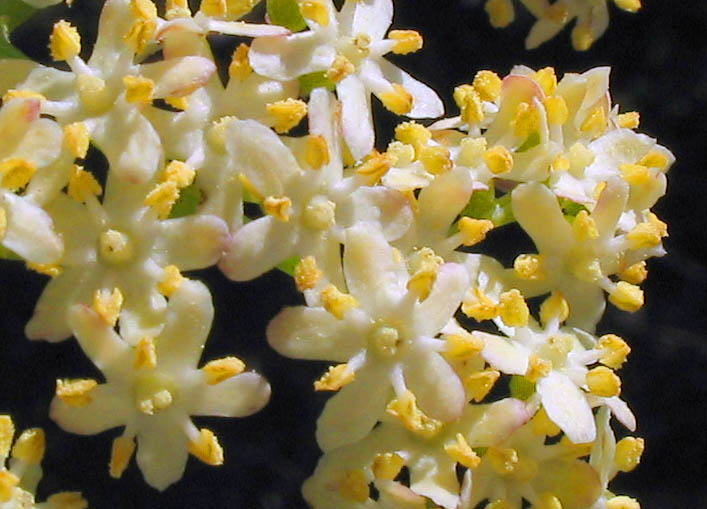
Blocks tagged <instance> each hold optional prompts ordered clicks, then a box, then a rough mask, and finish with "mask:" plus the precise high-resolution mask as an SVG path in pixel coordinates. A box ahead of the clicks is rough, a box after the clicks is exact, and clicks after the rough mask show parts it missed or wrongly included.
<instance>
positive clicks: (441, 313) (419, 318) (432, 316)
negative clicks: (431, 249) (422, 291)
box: [413, 263, 469, 337]
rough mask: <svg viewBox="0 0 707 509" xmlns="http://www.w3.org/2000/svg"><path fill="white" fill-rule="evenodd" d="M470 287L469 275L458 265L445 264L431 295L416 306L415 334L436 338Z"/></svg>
mask: <svg viewBox="0 0 707 509" xmlns="http://www.w3.org/2000/svg"><path fill="white" fill-rule="evenodd" d="M468 286H469V274H468V273H467V271H466V269H465V268H464V267H463V266H462V265H459V264H456V263H445V264H444V265H442V267H440V269H439V272H438V273H437V279H436V280H435V282H434V285H432V289H431V290H430V294H429V295H428V296H427V298H426V299H425V300H423V301H422V302H418V303H416V304H415V312H414V314H413V320H414V321H415V325H414V330H415V333H416V334H418V335H420V336H429V337H435V336H436V335H437V334H439V332H440V331H441V330H442V328H443V327H444V326H445V325H447V322H449V320H450V319H451V318H452V317H453V316H454V313H456V311H457V309H458V308H459V305H460V304H461V301H462V299H463V298H464V294H465V293H466V289H467V287H468Z"/></svg>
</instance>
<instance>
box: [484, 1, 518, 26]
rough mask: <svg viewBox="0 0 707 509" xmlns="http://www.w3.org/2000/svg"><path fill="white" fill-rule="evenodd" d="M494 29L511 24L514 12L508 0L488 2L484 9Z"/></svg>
mask: <svg viewBox="0 0 707 509" xmlns="http://www.w3.org/2000/svg"><path fill="white" fill-rule="evenodd" d="M484 9H485V10H486V12H487V13H488V15H489V22H490V23H491V26H493V27H494V28H505V27H507V26H508V25H510V24H511V23H512V22H513V19H514V18H515V15H516V14H515V10H514V9H513V4H512V3H511V1H510V0H488V2H486V6H485V7H484Z"/></svg>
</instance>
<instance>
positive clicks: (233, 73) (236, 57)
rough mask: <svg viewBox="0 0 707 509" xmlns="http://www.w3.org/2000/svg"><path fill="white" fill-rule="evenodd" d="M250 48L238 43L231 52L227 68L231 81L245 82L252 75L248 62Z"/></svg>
mask: <svg viewBox="0 0 707 509" xmlns="http://www.w3.org/2000/svg"><path fill="white" fill-rule="evenodd" d="M249 50H250V48H249V47H248V45H247V44H244V43H240V44H239V45H238V47H237V48H236V51H234V52H233V58H232V59H231V65H229V66H228V76H229V77H230V78H231V79H234V80H238V81H245V80H246V78H248V76H250V75H251V74H253V68H252V67H251V66H250V62H249V61H248V51H249Z"/></svg>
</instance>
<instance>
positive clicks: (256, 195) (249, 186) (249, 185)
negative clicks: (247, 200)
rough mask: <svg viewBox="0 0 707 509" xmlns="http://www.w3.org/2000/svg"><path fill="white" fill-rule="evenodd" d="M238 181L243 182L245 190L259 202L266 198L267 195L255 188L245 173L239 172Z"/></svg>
mask: <svg viewBox="0 0 707 509" xmlns="http://www.w3.org/2000/svg"><path fill="white" fill-rule="evenodd" d="M238 182H240V183H241V186H242V187H243V190H244V191H245V192H246V193H248V194H249V195H251V196H252V197H253V198H254V199H255V200H257V201H259V202H262V201H263V200H265V197H264V196H263V195H262V194H261V193H260V191H258V190H257V189H256V188H255V186H254V185H253V183H252V182H251V181H250V179H249V178H248V177H246V176H245V175H244V174H243V173H239V174H238Z"/></svg>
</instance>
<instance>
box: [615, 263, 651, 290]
mask: <svg viewBox="0 0 707 509" xmlns="http://www.w3.org/2000/svg"><path fill="white" fill-rule="evenodd" d="M619 277H620V278H621V279H623V280H624V281H626V282H628V283H631V284H633V285H637V284H640V283H643V282H644V281H645V280H646V278H647V277H648V269H647V268H646V262H645V261H643V262H638V263H634V264H633V265H631V266H629V267H628V268H626V269H625V270H623V271H622V272H620V273H619Z"/></svg>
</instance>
